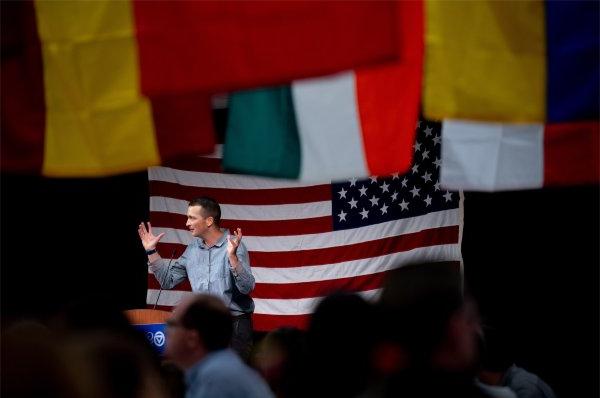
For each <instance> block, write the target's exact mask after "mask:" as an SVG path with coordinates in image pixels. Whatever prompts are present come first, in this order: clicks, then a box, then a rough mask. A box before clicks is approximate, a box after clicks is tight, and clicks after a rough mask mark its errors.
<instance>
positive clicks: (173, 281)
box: [148, 246, 190, 289]
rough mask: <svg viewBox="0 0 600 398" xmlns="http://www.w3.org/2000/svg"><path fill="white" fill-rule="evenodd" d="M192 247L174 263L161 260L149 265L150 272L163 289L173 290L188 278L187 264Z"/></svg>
mask: <svg viewBox="0 0 600 398" xmlns="http://www.w3.org/2000/svg"><path fill="white" fill-rule="evenodd" d="M189 250H190V247H189V246H188V247H187V248H186V249H185V251H184V252H183V254H182V255H181V257H179V258H178V259H177V260H175V261H173V259H171V260H169V261H166V260H165V259H163V258H159V259H158V260H156V261H153V262H151V263H149V264H148V265H149V266H150V271H152V273H153V274H154V276H155V277H156V280H157V281H158V283H159V284H160V287H161V288H163V289H171V288H173V287H175V286H177V285H178V284H179V283H181V282H182V281H183V280H184V279H185V278H187V271H186V268H185V267H186V264H187V257H188V254H189V253H188V252H189Z"/></svg>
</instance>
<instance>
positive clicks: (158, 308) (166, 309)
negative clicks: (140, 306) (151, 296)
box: [146, 304, 173, 312]
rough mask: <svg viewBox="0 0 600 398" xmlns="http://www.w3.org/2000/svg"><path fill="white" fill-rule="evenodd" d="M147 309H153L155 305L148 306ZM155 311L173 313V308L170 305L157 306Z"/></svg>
mask: <svg viewBox="0 0 600 398" xmlns="http://www.w3.org/2000/svg"><path fill="white" fill-rule="evenodd" d="M146 308H148V309H153V308H154V304H146ZM155 309H157V310H161V311H167V312H171V311H173V307H172V306H170V305H157V306H156V308H155Z"/></svg>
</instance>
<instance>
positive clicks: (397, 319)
mask: <svg viewBox="0 0 600 398" xmlns="http://www.w3.org/2000/svg"><path fill="white" fill-rule="evenodd" d="M379 304H380V307H381V310H382V315H383V329H382V332H383V333H382V339H381V341H380V344H382V345H383V346H384V347H387V349H388V350H389V352H386V351H382V350H381V349H379V350H376V355H375V361H374V362H375V367H376V368H378V369H386V372H387V374H385V375H384V376H385V377H384V380H383V381H382V382H381V383H380V384H379V385H376V386H374V387H373V388H372V389H371V391H370V392H369V394H368V396H377V397H396V396H403V397H463V398H467V397H488V396H490V393H489V392H488V391H484V389H482V388H480V387H478V386H477V384H476V383H475V375H476V371H477V368H478V361H479V345H480V335H481V328H480V322H479V316H478V310H477V306H476V305H475V303H474V301H473V300H472V299H470V298H469V296H468V295H463V288H462V277H461V274H460V272H459V270H458V268H457V267H455V266H454V265H453V264H448V263H429V264H418V265H409V266H403V267H401V268H399V269H398V270H395V271H394V272H391V273H390V274H389V275H388V279H387V281H386V283H385V285H384V289H383V292H382V295H381V298H380V303H379Z"/></svg>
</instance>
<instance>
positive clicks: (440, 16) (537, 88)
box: [423, 0, 546, 122]
mask: <svg viewBox="0 0 600 398" xmlns="http://www.w3.org/2000/svg"><path fill="white" fill-rule="evenodd" d="M426 5H427V10H426V15H427V22H426V24H425V25H426V33H425V51H426V65H425V75H424V83H423V85H424V93H423V97H424V98H423V101H424V104H423V106H424V112H425V117H427V118H430V119H434V120H442V119H449V118H452V119H475V120H500V121H538V122H543V121H544V120H545V116H546V107H545V98H546V64H545V56H546V42H545V23H544V3H543V2H542V1H541V0H534V1H510V2H499V1H493V0H489V1H488V0H486V1H462V2H450V1H435V0H431V1H427V2H426Z"/></svg>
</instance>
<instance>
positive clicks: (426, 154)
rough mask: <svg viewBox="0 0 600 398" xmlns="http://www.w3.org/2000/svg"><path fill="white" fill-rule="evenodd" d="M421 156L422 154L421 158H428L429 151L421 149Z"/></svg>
mask: <svg viewBox="0 0 600 398" xmlns="http://www.w3.org/2000/svg"><path fill="white" fill-rule="evenodd" d="M421 156H423V159H429V151H423V153H422V154H421Z"/></svg>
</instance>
